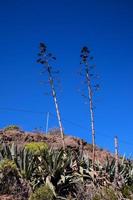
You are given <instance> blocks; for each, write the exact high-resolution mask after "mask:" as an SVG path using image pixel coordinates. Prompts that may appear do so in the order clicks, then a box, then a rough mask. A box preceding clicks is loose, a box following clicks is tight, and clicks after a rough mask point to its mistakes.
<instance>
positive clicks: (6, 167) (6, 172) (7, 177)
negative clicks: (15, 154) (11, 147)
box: [0, 159, 19, 194]
mask: <svg viewBox="0 0 133 200" xmlns="http://www.w3.org/2000/svg"><path fill="white" fill-rule="evenodd" d="M18 179H19V174H18V170H17V167H16V165H15V163H14V162H13V161H10V160H8V159H4V160H2V161H1V162H0V193H1V194H4V193H10V192H12V190H13V187H14V186H17V183H18Z"/></svg>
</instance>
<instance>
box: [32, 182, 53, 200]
mask: <svg viewBox="0 0 133 200" xmlns="http://www.w3.org/2000/svg"><path fill="white" fill-rule="evenodd" d="M53 199H54V194H53V192H52V190H51V189H50V188H49V187H48V186H47V185H43V186H41V187H39V188H37V189H36V190H35V192H34V193H32V194H31V196H30V198H29V200H53Z"/></svg>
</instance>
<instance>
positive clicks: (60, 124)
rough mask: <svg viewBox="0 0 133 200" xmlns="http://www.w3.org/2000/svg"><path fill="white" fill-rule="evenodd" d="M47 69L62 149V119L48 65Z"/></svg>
mask: <svg viewBox="0 0 133 200" xmlns="http://www.w3.org/2000/svg"><path fill="white" fill-rule="evenodd" d="M47 70H48V75H49V83H50V86H51V90H52V96H53V99H54V103H55V108H56V114H57V118H58V123H59V128H60V133H61V138H62V146H63V149H64V150H65V142H64V132H63V126H62V121H61V115H60V112H59V106H58V101H57V97H56V92H55V88H54V81H53V78H52V74H51V70H50V67H49V66H48V68H47Z"/></svg>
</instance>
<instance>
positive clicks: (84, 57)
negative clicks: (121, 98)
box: [80, 47, 99, 167]
mask: <svg viewBox="0 0 133 200" xmlns="http://www.w3.org/2000/svg"><path fill="white" fill-rule="evenodd" d="M80 56H81V65H82V66H83V68H82V70H83V75H84V77H85V83H86V85H87V90H88V95H87V96H88V97H89V106H90V119H91V132H92V146H93V157H92V162H93V163H92V164H93V167H94V163H95V123H94V106H93V86H92V80H91V78H92V77H93V74H91V67H92V66H91V65H90V61H91V60H92V59H93V57H92V56H90V51H89V50H88V48H87V47H83V48H82V50H81V55H80ZM81 75H82V73H81ZM98 87H99V85H98V84H97V85H95V86H94V88H95V89H96V90H97V89H99V88H98ZM87 99H88V98H87Z"/></svg>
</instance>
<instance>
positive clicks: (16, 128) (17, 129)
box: [4, 125, 21, 131]
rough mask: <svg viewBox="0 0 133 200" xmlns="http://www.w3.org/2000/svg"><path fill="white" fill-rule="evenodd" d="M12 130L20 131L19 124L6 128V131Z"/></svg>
mask: <svg viewBox="0 0 133 200" xmlns="http://www.w3.org/2000/svg"><path fill="white" fill-rule="evenodd" d="M12 130H15V131H20V130H21V129H20V127H19V126H16V125H9V126H7V127H5V128H4V131H12Z"/></svg>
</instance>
